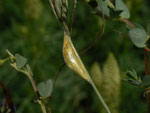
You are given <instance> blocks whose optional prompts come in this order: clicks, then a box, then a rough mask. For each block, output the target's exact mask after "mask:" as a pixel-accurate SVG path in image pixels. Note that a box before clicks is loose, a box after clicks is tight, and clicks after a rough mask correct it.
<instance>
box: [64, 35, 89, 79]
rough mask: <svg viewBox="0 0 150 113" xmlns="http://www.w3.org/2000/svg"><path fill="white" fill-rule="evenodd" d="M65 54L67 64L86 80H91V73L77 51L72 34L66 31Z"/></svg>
mask: <svg viewBox="0 0 150 113" xmlns="http://www.w3.org/2000/svg"><path fill="white" fill-rule="evenodd" d="M63 56H64V60H65V63H66V65H67V66H68V67H69V68H70V69H71V70H73V71H74V72H76V73H77V74H78V75H80V76H81V77H82V78H84V79H85V80H87V81H89V74H88V72H87V70H86V68H85V66H84V64H83V63H82V61H81V59H80V57H79V55H78V53H77V52H76V50H75V48H74V46H73V44H72V41H71V39H70V36H69V35H67V34H66V33H64V45H63Z"/></svg>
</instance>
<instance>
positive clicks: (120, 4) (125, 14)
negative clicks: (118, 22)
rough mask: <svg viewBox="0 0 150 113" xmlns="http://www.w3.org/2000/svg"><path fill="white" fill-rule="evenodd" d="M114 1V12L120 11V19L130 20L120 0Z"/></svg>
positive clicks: (125, 7)
mask: <svg viewBox="0 0 150 113" xmlns="http://www.w3.org/2000/svg"><path fill="white" fill-rule="evenodd" d="M115 1H116V3H115V4H116V6H115V7H116V10H117V11H122V12H121V14H120V17H122V18H127V19H128V18H130V12H129V10H128V7H127V6H126V5H125V4H124V3H123V1H122V0H115Z"/></svg>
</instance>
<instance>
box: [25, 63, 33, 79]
mask: <svg viewBox="0 0 150 113" xmlns="http://www.w3.org/2000/svg"><path fill="white" fill-rule="evenodd" d="M26 69H27V71H28V72H29V73H30V74H31V75H32V76H33V72H32V70H31V67H30V65H29V64H26Z"/></svg>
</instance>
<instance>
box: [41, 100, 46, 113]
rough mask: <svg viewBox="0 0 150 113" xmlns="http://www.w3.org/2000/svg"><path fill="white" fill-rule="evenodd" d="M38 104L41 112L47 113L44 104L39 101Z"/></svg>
mask: <svg viewBox="0 0 150 113" xmlns="http://www.w3.org/2000/svg"><path fill="white" fill-rule="evenodd" d="M39 104H40V107H41V110H42V113H47V112H46V108H45V105H44V104H43V103H42V102H39Z"/></svg>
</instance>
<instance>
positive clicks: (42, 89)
mask: <svg viewBox="0 0 150 113" xmlns="http://www.w3.org/2000/svg"><path fill="white" fill-rule="evenodd" d="M37 88H38V91H39V93H40V95H41V96H42V97H44V98H47V97H49V96H50V94H51V93H52V89H53V83H52V80H50V79H49V80H47V81H44V82H41V83H39V84H38V87H37Z"/></svg>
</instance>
